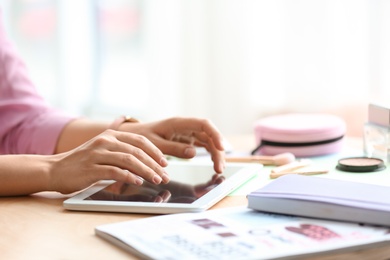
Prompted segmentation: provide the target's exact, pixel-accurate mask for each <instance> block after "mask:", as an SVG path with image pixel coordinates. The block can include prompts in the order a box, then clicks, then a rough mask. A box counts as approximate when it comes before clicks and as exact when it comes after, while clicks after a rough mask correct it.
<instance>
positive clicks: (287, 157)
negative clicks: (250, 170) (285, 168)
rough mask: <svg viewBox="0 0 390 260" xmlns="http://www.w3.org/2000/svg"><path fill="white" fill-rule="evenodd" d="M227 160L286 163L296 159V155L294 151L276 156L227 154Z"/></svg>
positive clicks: (273, 163) (264, 163)
mask: <svg viewBox="0 0 390 260" xmlns="http://www.w3.org/2000/svg"><path fill="white" fill-rule="evenodd" d="M225 159H226V161H227V162H242V163H252V162H253V163H261V164H263V165H277V166H279V165H285V164H288V163H291V162H293V161H295V156H294V155H293V154H292V153H281V154H277V155H274V156H265V155H252V156H236V157H234V156H227V157H226V158H225Z"/></svg>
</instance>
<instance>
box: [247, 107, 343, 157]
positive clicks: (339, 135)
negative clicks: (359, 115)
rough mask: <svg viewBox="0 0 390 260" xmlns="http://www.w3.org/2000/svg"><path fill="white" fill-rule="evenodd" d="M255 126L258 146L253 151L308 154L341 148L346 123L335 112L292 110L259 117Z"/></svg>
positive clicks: (326, 152) (323, 153) (322, 153)
mask: <svg viewBox="0 0 390 260" xmlns="http://www.w3.org/2000/svg"><path fill="white" fill-rule="evenodd" d="M254 130H255V138H256V142H257V144H258V146H257V147H256V149H254V150H253V151H252V154H264V155H276V154H279V153H284V152H291V153H293V154H294V155H295V156H297V157H309V156H317V155H325V154H331V153H336V152H338V151H340V150H341V148H342V141H343V137H344V135H345V132H346V124H345V122H344V120H343V119H341V118H340V117H337V116H335V115H330V114H319V113H307V114H305V113H291V114H282V115H275V116H269V117H265V118H262V119H260V120H258V121H257V122H255V126H254Z"/></svg>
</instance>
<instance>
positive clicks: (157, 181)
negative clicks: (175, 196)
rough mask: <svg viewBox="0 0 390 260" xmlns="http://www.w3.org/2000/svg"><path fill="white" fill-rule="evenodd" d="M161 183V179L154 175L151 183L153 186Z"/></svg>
mask: <svg viewBox="0 0 390 260" xmlns="http://www.w3.org/2000/svg"><path fill="white" fill-rule="evenodd" d="M161 181H162V179H161V177H160V176H158V175H154V177H153V182H154V183H155V184H160V183H161Z"/></svg>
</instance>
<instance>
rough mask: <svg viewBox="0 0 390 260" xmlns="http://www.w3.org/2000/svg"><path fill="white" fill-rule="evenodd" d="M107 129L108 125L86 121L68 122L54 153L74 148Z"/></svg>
mask: <svg viewBox="0 0 390 260" xmlns="http://www.w3.org/2000/svg"><path fill="white" fill-rule="evenodd" d="M108 128H109V124H108V123H104V122H97V121H91V120H88V119H75V120H73V121H71V122H69V123H68V124H67V125H66V126H65V127H64V129H63V130H62V132H61V134H60V137H59V138H58V142H57V146H56V149H55V153H62V152H66V151H69V150H71V149H73V148H76V147H77V146H79V145H81V144H83V143H85V142H86V141H88V140H90V139H91V138H93V137H95V136H97V135H99V134H100V133H102V132H104V130H106V129H108Z"/></svg>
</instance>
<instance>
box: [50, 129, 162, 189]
mask: <svg viewBox="0 0 390 260" xmlns="http://www.w3.org/2000/svg"><path fill="white" fill-rule="evenodd" d="M53 158H54V161H53V163H52V165H51V169H50V171H49V175H50V176H49V184H48V185H49V187H48V190H52V191H58V192H61V193H64V194H68V193H72V192H75V191H79V190H82V189H84V188H87V187H89V186H91V185H92V184H94V183H96V182H97V181H99V180H116V181H122V182H126V183H133V184H136V185H141V184H142V182H143V179H144V180H146V181H149V182H151V183H154V184H160V183H168V182H169V176H168V174H167V173H166V172H165V170H164V167H166V166H167V164H168V163H167V160H166V158H165V156H164V154H163V153H162V152H161V151H160V150H159V149H158V148H157V147H156V146H155V145H154V144H153V143H152V142H150V141H149V140H148V139H147V138H146V137H144V136H142V135H138V134H133V133H127V132H120V131H114V130H106V131H104V132H103V133H102V134H100V135H98V136H96V137H94V138H92V139H91V140H89V141H87V142H86V143H84V144H82V145H81V146H79V147H77V148H75V149H73V150H70V151H68V152H65V153H61V154H57V155H55V156H54V157H53Z"/></svg>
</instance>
